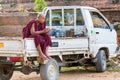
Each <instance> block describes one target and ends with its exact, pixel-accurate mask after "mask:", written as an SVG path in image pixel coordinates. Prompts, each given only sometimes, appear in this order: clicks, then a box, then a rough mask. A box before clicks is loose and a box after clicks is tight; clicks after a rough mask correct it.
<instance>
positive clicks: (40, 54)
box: [37, 44, 48, 59]
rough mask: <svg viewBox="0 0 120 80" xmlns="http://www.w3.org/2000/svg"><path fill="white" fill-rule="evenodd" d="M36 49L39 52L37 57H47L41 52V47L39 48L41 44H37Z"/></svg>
mask: <svg viewBox="0 0 120 80" xmlns="http://www.w3.org/2000/svg"><path fill="white" fill-rule="evenodd" d="M37 50H38V52H39V57H40V58H43V59H48V58H47V57H46V55H44V53H43V52H42V49H41V45H40V44H38V46H37Z"/></svg>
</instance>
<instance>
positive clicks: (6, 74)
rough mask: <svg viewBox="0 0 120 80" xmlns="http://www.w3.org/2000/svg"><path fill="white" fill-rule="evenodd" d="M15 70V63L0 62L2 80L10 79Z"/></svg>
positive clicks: (0, 78) (0, 77)
mask: <svg viewBox="0 0 120 80" xmlns="http://www.w3.org/2000/svg"><path fill="white" fill-rule="evenodd" d="M13 71H14V66H13V64H0V80H10V78H11V77H12V75H13Z"/></svg>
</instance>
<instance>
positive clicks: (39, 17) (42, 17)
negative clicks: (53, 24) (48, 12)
mask: <svg viewBox="0 0 120 80" xmlns="http://www.w3.org/2000/svg"><path fill="white" fill-rule="evenodd" d="M37 20H38V21H39V22H40V23H44V22H45V15H44V13H43V12H40V13H38V15H37Z"/></svg>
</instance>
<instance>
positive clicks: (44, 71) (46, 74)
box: [40, 59, 59, 80]
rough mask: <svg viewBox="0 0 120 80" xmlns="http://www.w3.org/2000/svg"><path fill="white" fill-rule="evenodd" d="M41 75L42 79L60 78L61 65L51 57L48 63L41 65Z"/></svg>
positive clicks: (53, 79)
mask: <svg viewBox="0 0 120 80" xmlns="http://www.w3.org/2000/svg"><path fill="white" fill-rule="evenodd" d="M40 76H41V79H42V80H58V76H59V65H58V63H57V61H56V60H54V59H50V60H48V62H47V63H46V64H42V65H41V66H40Z"/></svg>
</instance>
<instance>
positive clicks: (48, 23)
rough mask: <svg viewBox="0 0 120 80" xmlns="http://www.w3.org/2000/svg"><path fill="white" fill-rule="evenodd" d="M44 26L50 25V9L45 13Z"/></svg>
mask: <svg viewBox="0 0 120 80" xmlns="http://www.w3.org/2000/svg"><path fill="white" fill-rule="evenodd" d="M46 26H50V11H49V10H48V12H47V14H46Z"/></svg>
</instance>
